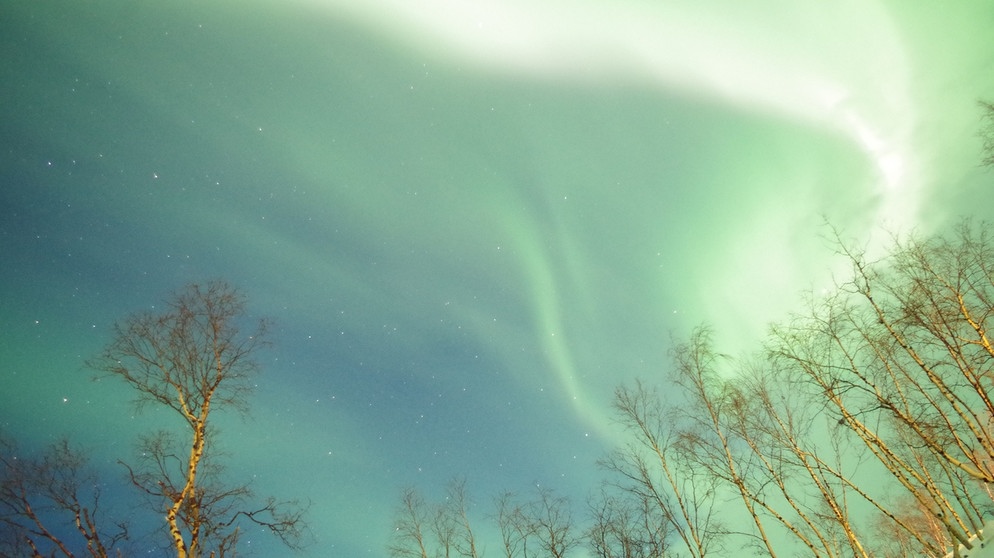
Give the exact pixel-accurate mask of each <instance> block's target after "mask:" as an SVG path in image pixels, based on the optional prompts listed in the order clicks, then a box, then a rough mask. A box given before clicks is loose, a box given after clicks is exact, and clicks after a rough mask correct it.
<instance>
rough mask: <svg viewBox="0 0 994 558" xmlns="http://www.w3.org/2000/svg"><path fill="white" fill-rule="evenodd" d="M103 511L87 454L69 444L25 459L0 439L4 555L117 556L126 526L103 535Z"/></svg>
mask: <svg viewBox="0 0 994 558" xmlns="http://www.w3.org/2000/svg"><path fill="white" fill-rule="evenodd" d="M102 511H103V510H102V509H101V507H100V485H99V484H98V483H97V482H96V478H95V476H94V474H93V473H92V472H91V471H90V470H89V467H88V464H87V459H86V455H85V454H84V453H83V452H82V451H80V450H78V449H76V448H73V447H72V446H71V445H70V444H69V442H68V440H66V439H64V438H63V439H60V440H59V441H57V442H56V443H54V444H52V445H51V446H49V447H48V448H47V449H46V450H45V451H44V452H43V453H42V454H41V455H40V456H28V455H23V454H21V453H20V452H19V451H18V448H17V446H16V444H15V443H14V441H13V440H11V439H9V438H7V437H6V436H2V435H0V530H2V532H3V536H2V539H0V551H2V552H3V554H4V555H5V556H33V557H34V556H39V557H40V556H53V557H54V556H64V557H67V558H70V557H72V556H75V554H74V552H81V550H80V548H82V549H85V553H86V555H87V556H91V557H93V558H108V557H110V556H119V555H120V549H119V548H118V543H120V542H121V541H123V540H125V539H127V537H128V529H127V525H126V524H124V523H119V524H116V525H114V527H113V529H112V530H109V531H107V530H104V529H103V528H101V527H100V526H99V524H100V522H101V519H102ZM53 516H54V517H53ZM60 519H61V520H60ZM75 541H79V542H78V544H77V543H76V542H75Z"/></svg>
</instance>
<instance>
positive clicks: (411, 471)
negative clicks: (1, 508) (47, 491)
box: [0, 0, 994, 556]
mask: <svg viewBox="0 0 994 558" xmlns="http://www.w3.org/2000/svg"><path fill="white" fill-rule="evenodd" d="M3 4H4V7H3V9H2V12H3V14H2V16H0V51H2V52H4V55H3V57H2V59H0V134H2V135H0V138H2V140H3V141H2V145H0V261H2V264H0V362H2V366H0V378H2V383H3V384H2V385H3V388H2V389H0V427H2V429H3V430H4V431H5V432H8V433H11V434H13V435H14V436H16V437H17V438H18V439H19V440H20V442H21V444H22V446H24V447H25V448H27V449H31V448H37V447H41V446H44V445H45V444H48V443H50V442H51V441H53V440H55V439H56V438H57V437H59V436H61V435H68V436H70V437H71V439H72V440H73V441H74V442H76V443H78V444H80V445H81V446H83V447H85V448H87V449H88V450H89V451H90V454H91V456H92V458H93V465H94V467H95V468H96V469H97V470H98V472H99V473H100V474H101V477H102V478H103V479H104V481H105V482H106V483H107V488H106V490H107V491H108V493H109V494H112V495H113V496H114V498H115V499H120V502H124V498H126V497H128V496H129V494H128V493H127V491H126V490H124V489H123V488H119V487H118V485H120V484H122V483H123V482H124V481H123V471H122V469H121V467H120V466H119V465H117V463H116V461H117V459H119V458H122V457H123V458H127V457H128V456H129V455H131V452H132V451H133V446H132V443H133V440H134V437H135V435H136V434H137V433H140V432H144V431H147V430H148V429H150V428H155V427H157V426H158V425H160V424H162V421H163V420H167V419H165V418H164V417H166V415H165V413H164V412H161V411H156V410H153V409H148V410H146V411H144V412H142V413H136V411H135V409H134V408H133V406H132V405H131V396H130V394H129V392H128V391H127V389H126V388H125V387H124V386H123V385H118V384H117V383H114V382H112V381H106V380H105V381H101V382H94V381H92V380H91V374H90V373H89V372H88V371H87V370H86V368H85V366H84V362H85V361H86V360H87V359H88V358H91V357H93V356H95V355H96V353H97V352H98V351H99V350H100V349H101V348H102V347H103V346H104V345H105V344H106V343H108V342H109V341H110V340H111V328H112V325H113V324H114V322H115V321H117V320H120V319H122V318H123V317H125V316H127V315H128V314H130V313H132V312H135V311H140V310H146V309H152V308H153V307H157V306H158V305H161V303H162V301H163V299H164V298H165V297H167V296H168V294H169V293H170V292H172V291H174V290H176V289H178V288H180V287H182V286H183V285H185V284H187V283H190V282H203V281H207V280H210V279H216V278H220V279H224V280H227V281H229V282H230V283H232V284H233V285H235V286H237V287H238V288H239V289H240V290H241V291H242V292H243V293H244V294H245V295H246V296H247V297H248V302H249V310H250V313H251V314H252V316H253V317H268V318H271V319H272V320H273V321H274V322H275V328H274V335H273V341H275V345H274V347H273V348H271V349H268V350H267V351H266V352H265V353H263V354H261V355H260V360H261V364H262V369H263V372H262V374H261V375H260V376H259V377H258V381H257V389H256V391H255V393H254V395H253V396H252V399H251V405H252V414H251V416H250V417H248V418H241V417H238V416H237V415H233V414H228V415H225V414H218V415H217V418H218V421H219V424H220V429H221V433H222V434H221V436H222V440H223V441H222V446H223V448H224V450H225V451H226V452H227V453H228V464H229V472H230V474H231V475H232V478H233V479H251V480H252V481H253V483H254V484H253V486H254V488H255V489H256V491H257V492H258V493H260V494H263V495H265V494H273V495H277V496H280V497H286V498H303V499H309V500H310V501H311V502H312V507H311V512H310V523H311V528H312V531H313V535H314V541H313V544H312V545H311V546H310V547H309V548H308V549H307V550H306V551H305V552H303V553H302V554H301V555H303V556H329V555H336V556H357V555H370V556H385V555H386V552H385V548H384V546H385V543H386V541H387V539H388V537H389V534H390V531H391V522H392V519H393V509H394V508H395V506H396V504H397V502H398V499H399V494H400V491H401V489H402V488H404V487H407V486H416V487H418V488H419V489H420V490H422V491H423V492H425V493H426V494H427V495H429V496H434V495H437V494H438V493H440V492H441V491H442V490H443V489H444V486H445V483H446V482H447V481H448V480H449V479H451V478H453V477H464V478H465V479H466V483H467V488H468V490H469V492H470V494H471V496H472V498H473V501H474V506H473V508H472V510H471V511H472V513H473V514H474V517H476V518H477V519H479V521H480V523H481V524H482V523H485V522H486V517H487V515H488V514H489V513H490V508H489V502H490V498H491V497H492V496H494V495H496V494H497V493H498V492H500V491H503V490H512V491H519V492H524V493H527V491H528V490H530V489H532V487H534V486H535V485H541V486H546V487H551V488H553V489H554V490H556V492H557V493H560V494H563V495H567V496H569V497H570V498H571V499H572V500H573V501H574V504H575V508H576V509H577V510H578V513H579V512H582V508H583V502H584V500H585V497H586V495H587V493H588V492H589V491H590V490H591V489H592V488H595V487H596V486H597V483H598V482H599V480H600V479H601V478H603V476H604V473H603V472H601V471H599V470H598V468H597V466H596V464H595V462H596V460H597V459H598V458H599V457H601V456H602V455H603V454H604V452H605V451H607V450H608V449H610V448H611V447H613V446H614V444H616V443H618V441H619V434H618V432H617V430H616V426H615V425H613V424H612V422H611V412H610V402H611V398H612V394H613V390H614V388H615V387H616V386H617V385H619V384H621V383H624V382H628V381H631V380H632V379H634V378H644V379H648V380H650V381H651V380H652V379H653V378H654V377H658V376H660V375H661V373H662V372H663V371H665V370H666V368H667V356H666V355H667V350H668V349H669V347H670V346H671V343H672V339H673V338H678V339H679V338H680V337H681V336H684V335H686V334H687V333H688V332H689V331H690V329H691V328H693V327H694V326H696V325H699V324H701V323H708V324H711V325H712V326H713V328H714V330H715V338H716V340H717V342H718V344H719V346H720V348H721V349H722V350H724V351H726V352H733V353H734V352H738V351H746V350H749V349H750V347H755V344H756V343H757V342H758V341H759V340H761V338H762V335H763V333H764V330H765V328H766V326H767V324H769V323H770V322H771V321H775V320H777V319H778V318H780V317H783V316H784V315H785V314H786V313H787V312H788V311H790V310H792V309H795V308H796V307H797V305H798V301H799V300H800V298H801V295H802V293H803V292H805V291H810V290H819V289H823V288H827V287H830V286H831V285H832V282H833V278H837V277H839V274H840V273H842V272H844V270H845V265H844V262H842V261H840V260H839V259H838V258H836V257H835V256H834V255H833V252H832V247H831V243H830V242H828V241H827V240H826V233H827V228H826V225H825V223H826V221H828V222H831V223H833V224H834V225H835V226H837V227H839V228H840V229H841V230H843V231H844V232H845V234H846V236H847V237H851V238H854V239H859V242H860V243H862V244H863V245H865V246H867V247H868V249H869V250H870V251H871V252H872V251H874V250H880V249H883V248H884V247H885V246H886V241H887V239H888V238H889V237H888V232H887V231H908V230H912V229H914V230H919V231H922V232H926V233H927V232H931V231H939V230H942V229H943V228H944V227H947V226H948V225H949V224H950V223H951V222H953V221H955V220H956V219H957V218H958V216H961V215H971V216H975V217H978V218H994V203H992V198H991V194H990V188H991V185H992V181H994V178H992V176H991V174H990V171H987V170H985V169H983V168H981V167H979V166H978V163H979V160H980V147H981V142H980V140H979V138H978V137H977V132H978V129H979V128H980V126H981V122H980V114H981V113H980V110H979V109H978V107H977V100H978V99H988V100H990V99H992V98H994V47H992V46H991V43H990V40H989V30H990V29H992V28H994V9H992V7H991V5H990V3H989V2H987V1H981V0H977V1H963V2H953V3H941V2H905V1H898V0H890V1H872V0H843V1H840V2H830V3H820V2H796V1H784V0H755V1H750V2H741V1H737V0H736V1H722V0H719V1H715V2H706V3H701V2H691V1H684V0H676V1H672V2H646V1H641V0H623V1H606V0H569V1H567V0H543V1H541V2H535V1H524V0H474V1H472V2H467V1H461V0H419V1H418V2H403V1H401V0H362V1H358V0H286V1H282V2H275V1H271V0H238V1H234V0H218V1H212V2H192V1H187V0H175V1H172V2H155V3H153V2H135V1H133V0H127V1H124V0H106V1H102V2H75V1H73V2H71V1H68V0H52V1H47V2H37V1H28V0H6V1H5V2H4V3H3ZM664 391H665V387H664ZM121 505H123V504H121ZM257 535H258V533H250V534H249V535H248V536H246V537H244V538H243V544H244V545H245V547H244V548H245V550H256V551H258V554H259V555H267V553H268V552H276V553H277V554H278V553H279V552H280V551H278V550H274V548H278V547H274V546H272V544H273V543H272V541H271V540H268V539H267V538H265V537H262V536H257ZM494 544H496V543H494ZM494 550H496V548H495V549H494Z"/></svg>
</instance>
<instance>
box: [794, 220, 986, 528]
mask: <svg viewBox="0 0 994 558" xmlns="http://www.w3.org/2000/svg"><path fill="white" fill-rule="evenodd" d="M985 228H986V227H983V226H973V225H972V224H970V223H969V222H964V223H962V224H961V225H960V226H959V227H958V228H957V229H956V231H955V233H954V234H953V235H950V236H936V237H933V238H929V239H919V238H911V239H910V240H906V241H897V242H896V243H895V248H894V250H893V252H892V253H891V255H890V256H889V257H888V258H886V259H884V260H881V261H878V262H874V263H868V262H866V261H865V258H864V257H863V254H862V253H860V252H858V251H855V250H849V249H844V250H843V253H844V254H845V255H846V256H847V257H848V258H849V259H850V261H851V262H852V265H853V269H854V279H853V280H852V281H851V282H849V283H847V284H845V285H843V287H842V288H841V289H840V291H839V292H838V293H836V295H835V296H832V297H829V298H827V299H826V300H824V301H823V302H821V303H819V304H817V305H815V306H814V308H813V310H812V312H811V314H810V315H808V316H802V317H798V318H796V319H795V320H794V321H793V322H791V323H790V324H788V325H787V326H783V327H780V328H777V329H776V330H775V332H774V333H775V344H774V353H775V354H776V357H777V358H780V359H783V360H784V361H786V363H787V366H793V367H795V369H796V370H797V371H798V372H799V373H800V374H802V375H804V376H805V377H806V379H807V381H808V382H810V384H811V385H812V386H814V387H815V388H816V389H817V390H819V392H820V394H821V396H822V398H823V400H824V401H825V402H826V403H827V404H828V405H829V407H830V408H831V409H832V410H833V411H834V413H836V416H837V417H839V418H838V421H839V424H840V425H843V426H845V427H846V428H847V429H848V430H849V431H850V432H851V433H853V434H854V435H855V436H856V437H857V438H858V439H859V440H860V441H861V442H862V443H863V444H864V445H865V447H866V448H867V449H868V450H869V451H870V452H871V453H872V454H873V455H874V457H875V458H876V459H877V460H878V461H879V463H880V464H881V465H882V466H883V467H884V468H885V469H886V470H887V471H888V472H889V473H890V474H891V475H892V477H893V478H894V479H895V480H896V481H897V482H898V483H899V484H900V485H901V487H902V488H903V490H904V491H905V492H906V493H907V494H908V495H910V496H911V497H913V498H914V499H915V500H916V502H917V503H918V505H919V506H921V508H922V509H924V510H927V513H928V514H929V515H930V516H931V517H933V518H935V519H936V520H938V521H939V522H941V523H942V524H943V526H944V528H945V530H946V531H947V533H948V534H949V538H950V539H951V540H952V541H953V543H952V544H953V546H954V547H955V546H956V545H957V543H959V544H963V545H964V546H965V547H966V548H970V546H971V543H970V542H969V539H970V537H971V536H973V535H975V534H977V533H978V531H979V529H980V527H981V526H982V524H983V522H982V518H981V511H982V508H983V506H984V505H987V506H989V504H990V502H989V501H988V502H987V503H986V504H984V503H983V502H981V501H980V500H978V497H980V498H982V497H983V490H981V488H982V486H983V485H989V484H991V483H992V482H994V469H992V468H991V466H990V464H991V463H992V461H994V431H992V429H991V422H990V417H991V416H992V414H994V402H992V398H991V396H990V394H989V390H990V387H991V379H992V368H991V362H992V361H994V346H992V343H991V339H990V337H989V335H988V332H989V331H990V330H991V327H992V326H994V247H992V245H991V242H990V239H989V237H988V235H987V233H986V230H985ZM927 539H929V537H928V536H920V540H927ZM932 540H934V538H933V539H932Z"/></svg>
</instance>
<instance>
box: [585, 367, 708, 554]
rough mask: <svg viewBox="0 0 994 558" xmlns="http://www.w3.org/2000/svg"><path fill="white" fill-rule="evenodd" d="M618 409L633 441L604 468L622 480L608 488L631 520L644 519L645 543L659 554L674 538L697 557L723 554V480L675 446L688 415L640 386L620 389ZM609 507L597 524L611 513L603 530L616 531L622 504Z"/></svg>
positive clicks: (618, 391) (599, 514) (600, 513)
mask: <svg viewBox="0 0 994 558" xmlns="http://www.w3.org/2000/svg"><path fill="white" fill-rule="evenodd" d="M614 407H615V410H616V411H617V415H618V421H619V423H620V424H621V425H622V426H623V427H624V428H625V430H626V431H627V432H628V433H629V434H631V435H632V438H631V440H630V441H629V442H628V443H627V444H625V445H624V446H622V447H620V448H619V449H617V450H615V451H614V452H612V453H611V454H609V455H608V456H607V457H606V458H605V459H603V460H602V461H601V465H602V467H604V468H605V469H606V470H608V471H609V472H612V473H614V474H615V475H616V477H617V479H618V480H610V481H609V485H611V486H612V487H613V488H614V489H616V490H619V491H620V493H619V498H623V499H624V501H625V503H626V504H627V507H622V508H621V510H624V511H625V514H626V515H627V514H629V513H637V514H639V515H640V517H639V520H638V523H640V524H642V525H644V528H642V529H640V530H641V531H642V532H643V533H642V537H644V540H645V541H646V543H647V544H648V545H649V546H651V547H654V548H656V549H657V551H659V552H661V551H662V548H664V546H665V542H664V539H665V536H666V535H668V534H670V533H673V534H675V535H676V536H677V537H678V538H679V539H680V540H681V541H682V542H683V545H684V546H685V547H686V550H687V552H688V553H689V555H690V556H692V557H697V558H703V557H704V556H707V555H708V553H709V552H713V551H714V552H719V553H720V552H721V538H722V535H723V532H724V527H723V526H722V524H721V523H720V521H719V520H718V518H717V514H716V510H717V507H718V501H717V499H716V490H717V488H718V484H719V482H720V481H719V478H718V477H717V476H716V475H713V474H711V473H710V472H708V471H707V470H705V469H703V468H700V467H695V466H694V463H693V461H692V459H691V456H690V454H688V453H686V452H683V451H680V448H678V447H676V445H675V440H676V439H677V438H678V437H680V435H681V434H680V433H681V432H682V431H685V430H686V429H688V428H690V426H689V425H688V424H687V423H686V418H687V414H686V413H685V412H684V410H683V409H682V408H681V407H679V406H676V405H674V406H672V407H667V406H666V405H665V404H664V402H663V401H662V399H661V398H660V396H659V393H658V392H657V391H655V390H652V389H650V388H648V387H647V386H645V385H644V384H643V383H641V382H638V383H636V384H635V386H634V387H632V388H627V387H619V388H618V389H617V390H616V391H615V398H614ZM607 503H610V504H611V505H610V506H609V507H608V508H606V509H603V510H601V511H600V512H599V513H598V514H597V515H595V517H597V518H599V520H598V521H597V522H595V524H600V523H602V522H603V521H604V519H606V518H604V517H603V514H604V513H605V512H607V511H611V512H612V516H613V517H612V521H610V522H607V525H603V526H598V529H600V530H603V529H604V528H605V527H606V528H610V529H612V530H617V529H618V526H617V525H614V524H613V523H614V521H613V520H618V519H619V517H618V513H620V510H618V509H617V508H618V507H619V501H618V500H614V501H613V502H612V501H609V502H607ZM663 526H665V527H666V528H665V529H664V528H663ZM614 536H615V537H617V536H619V535H618V534H615V535H614ZM626 538H627V535H626ZM659 555H660V556H661V554H659Z"/></svg>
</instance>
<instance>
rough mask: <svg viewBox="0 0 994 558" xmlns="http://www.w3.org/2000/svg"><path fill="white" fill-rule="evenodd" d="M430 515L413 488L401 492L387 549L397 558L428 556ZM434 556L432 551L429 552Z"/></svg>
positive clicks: (425, 557) (422, 557) (419, 495)
mask: <svg viewBox="0 0 994 558" xmlns="http://www.w3.org/2000/svg"><path fill="white" fill-rule="evenodd" d="M430 520H431V516H430V513H429V510H428V506H427V504H426V503H425V500H424V498H423V497H422V496H421V494H419V493H418V491H417V490H415V489H414V488H407V489H405V490H404V492H403V493H402V494H401V497H400V505H399V506H398V508H397V512H396V518H395V519H394V524H393V525H394V527H393V536H392V540H391V542H390V544H389V545H388V546H387V550H388V551H389V552H390V556H394V557H397V558H429V554H428V548H429V546H430V545H431V543H430V542H429V541H428V539H427V532H426V531H427V530H428V529H429V526H428V522H429V521H430ZM431 555H432V556H434V552H433V553H432V554H431Z"/></svg>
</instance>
